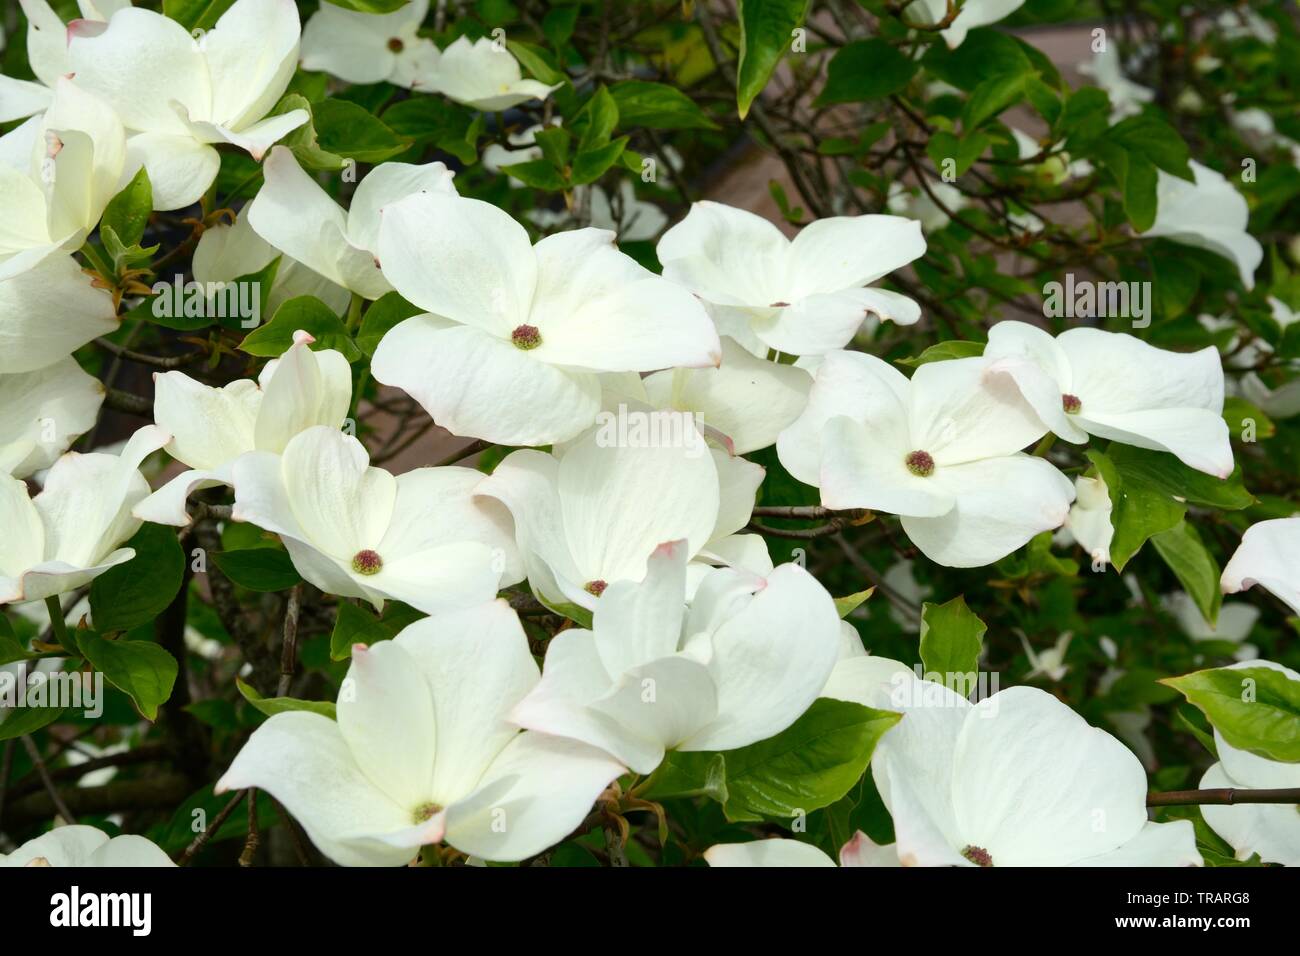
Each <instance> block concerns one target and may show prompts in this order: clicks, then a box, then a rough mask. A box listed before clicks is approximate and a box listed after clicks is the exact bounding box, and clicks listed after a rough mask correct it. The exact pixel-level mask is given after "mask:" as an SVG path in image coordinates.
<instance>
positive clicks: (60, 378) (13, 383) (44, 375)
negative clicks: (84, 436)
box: [0, 357, 104, 478]
mask: <svg viewBox="0 0 1300 956" xmlns="http://www.w3.org/2000/svg"><path fill="white" fill-rule="evenodd" d="M103 401H104V386H103V385H101V384H100V382H99V379H97V378H95V377H94V376H93V375H87V374H86V373H85V372H84V371H82V369H81V366H80V365H78V364H77V362H76V359H73V358H71V357H68V358H63V359H59V361H57V362H55V363H54V364H53V365H50V366H47V367H46V368H42V369H37V370H36V371H33V372H17V373H15V374H13V375H5V374H2V373H0V473H5V474H9V475H13V476H14V477H15V478H26V477H27V476H29V475H31V474H32V473H33V472H36V471H40V470H41V469H44V468H48V467H50V465H52V464H54V461H55V459H56V458H58V457H59V456H60V455H62V454H63V453H64V452H65V451H67V450H68V447H69V446H70V445H71V444H72V443H73V441H75V440H76V438H77V436H78V435H80V434H81V433H82V432H86V431H89V430H90V429H91V428H92V427H93V426H94V424H95V417H96V416H97V415H98V414H99V406H100V404H101V403H103Z"/></svg>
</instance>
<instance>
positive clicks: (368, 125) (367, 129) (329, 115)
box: [312, 97, 411, 163]
mask: <svg viewBox="0 0 1300 956" xmlns="http://www.w3.org/2000/svg"><path fill="white" fill-rule="evenodd" d="M312 121H313V123H314V124H315V127H316V137H317V140H318V142H319V144H320V148H321V149H323V150H325V151H326V152H329V153H335V154H337V155H339V156H343V157H345V158H347V159H351V160H353V161H354V162H358V163H382V162H383V161H384V160H386V159H392V158H393V157H394V156H396V155H397V154H398V153H400V152H403V151H404V150H405V149H406V148H407V147H409V146H410V145H411V141H410V140H409V139H407V138H406V137H404V136H399V135H398V134H397V133H395V132H393V130H391V129H390V128H389V127H388V126H387V125H385V124H384V122H383V121H382V120H380V119H378V118H377V117H376V116H374V115H373V114H372V113H370V111H368V110H367V109H365V108H364V107H362V106H359V105H357V104H356V103H353V102H351V101H349V100H342V99H338V98H337V97H331V98H330V99H327V100H321V101H320V102H319V103H317V104H316V105H315V107H314V108H313V109H312Z"/></svg>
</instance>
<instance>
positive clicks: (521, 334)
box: [510, 325, 542, 352]
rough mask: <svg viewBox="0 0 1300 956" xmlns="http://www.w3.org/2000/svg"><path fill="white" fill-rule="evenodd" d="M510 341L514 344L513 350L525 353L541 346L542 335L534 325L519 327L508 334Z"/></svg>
mask: <svg viewBox="0 0 1300 956" xmlns="http://www.w3.org/2000/svg"><path fill="white" fill-rule="evenodd" d="M510 341H511V342H513V343H514V344H515V348H517V349H523V350H524V351H525V352H527V351H528V350H529V349H535V348H537V346H539V345H541V344H542V333H541V332H540V331H538V329H537V326H535V325H521V326H519V328H517V329H515V330H514V331H513V332H511V333H510Z"/></svg>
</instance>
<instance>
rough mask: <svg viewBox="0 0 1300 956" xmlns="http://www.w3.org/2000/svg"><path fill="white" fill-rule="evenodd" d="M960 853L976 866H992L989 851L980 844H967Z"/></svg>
mask: <svg viewBox="0 0 1300 956" xmlns="http://www.w3.org/2000/svg"><path fill="white" fill-rule="evenodd" d="M961 855H962V856H964V857H965V858H966V859H968V860H970V861H971V862H972V863H974V864H975V865H976V866H992V865H993V857H992V856H991V855H990V854H989V851H988V850H986V849H984V848H983V847H982V846H968V847H966V849H964V850H962V851H961Z"/></svg>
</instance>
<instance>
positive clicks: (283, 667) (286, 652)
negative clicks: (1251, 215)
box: [276, 584, 302, 697]
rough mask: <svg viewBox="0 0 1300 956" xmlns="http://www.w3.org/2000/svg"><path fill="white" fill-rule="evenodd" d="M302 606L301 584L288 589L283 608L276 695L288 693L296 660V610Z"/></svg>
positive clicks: (282, 695) (280, 695) (283, 695)
mask: <svg viewBox="0 0 1300 956" xmlns="http://www.w3.org/2000/svg"><path fill="white" fill-rule="evenodd" d="M301 608H302V585H301V584H295V585H294V586H293V587H292V588H290V589H289V600H288V603H287V604H286V606H285V609H284V643H283V644H282V645H281V646H280V685H279V688H278V689H277V691H276V696H277V697H286V696H288V694H289V684H290V683H292V681H293V671H294V666H295V664H297V661H298V612H299V610H300V609H301Z"/></svg>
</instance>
